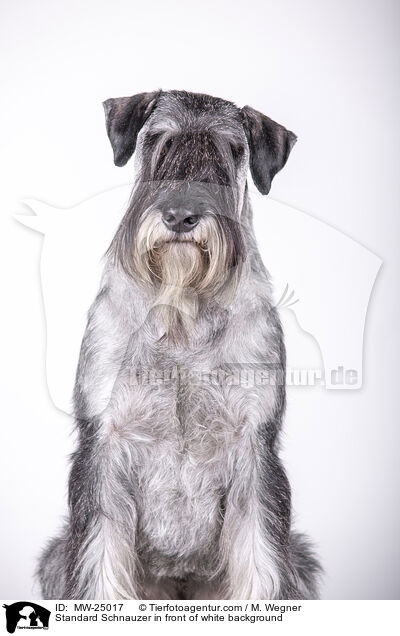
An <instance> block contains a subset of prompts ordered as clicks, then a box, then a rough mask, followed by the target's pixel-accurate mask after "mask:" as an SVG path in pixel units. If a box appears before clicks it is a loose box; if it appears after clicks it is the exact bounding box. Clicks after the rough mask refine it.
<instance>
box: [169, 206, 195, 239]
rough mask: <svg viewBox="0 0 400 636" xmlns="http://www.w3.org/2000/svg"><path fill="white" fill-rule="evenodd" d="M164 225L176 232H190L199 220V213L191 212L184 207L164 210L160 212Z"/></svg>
mask: <svg viewBox="0 0 400 636" xmlns="http://www.w3.org/2000/svg"><path fill="white" fill-rule="evenodd" d="M162 220H163V223H164V225H165V226H166V227H167V228H168V230H171V232H176V233H177V234H180V233H183V232H191V231H192V230H194V228H195V227H196V225H197V224H198V223H199V221H200V215H199V214H192V213H191V212H190V211H189V210H187V209H186V208H178V209H169V210H165V211H164V212H163V214H162Z"/></svg>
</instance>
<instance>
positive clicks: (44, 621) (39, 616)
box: [3, 601, 51, 634]
mask: <svg viewBox="0 0 400 636" xmlns="http://www.w3.org/2000/svg"><path fill="white" fill-rule="evenodd" d="M3 607H4V609H5V610H6V622H7V631H8V633H9V634H13V633H14V632H15V630H16V629H48V628H49V618H50V614H51V612H50V611H49V610H48V609H46V608H45V607H42V606H41V605H37V603H32V602H31V601H19V602H17V603H12V604H11V605H3Z"/></svg>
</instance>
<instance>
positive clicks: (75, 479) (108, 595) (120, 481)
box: [65, 423, 139, 599]
mask: <svg viewBox="0 0 400 636" xmlns="http://www.w3.org/2000/svg"><path fill="white" fill-rule="evenodd" d="M131 480H132V472H131V463H130V454H129V449H127V448H125V447H124V444H123V442H122V441H121V440H120V438H119V436H118V435H116V434H114V435H111V436H110V435H108V436H103V435H102V432H101V430H100V428H99V426H98V425H97V426H96V425H93V424H89V423H87V430H86V431H85V432H84V433H81V440H80V444H79V448H78V450H77V452H76V453H75V455H74V461H73V466H72V470H71V474H70V482H69V503H70V519H69V524H68V531H67V538H66V550H65V554H66V558H67V564H66V589H65V598H90V599H116V598H121V599H128V598H139V588H138V559H137V556H136V552H135V538H136V537H135V534H136V506H135V501H134V498H133V496H132V492H131V490H132V485H131Z"/></svg>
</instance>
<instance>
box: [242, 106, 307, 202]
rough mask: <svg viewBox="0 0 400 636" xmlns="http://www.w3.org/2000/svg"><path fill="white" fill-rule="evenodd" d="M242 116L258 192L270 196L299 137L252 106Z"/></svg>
mask: <svg viewBox="0 0 400 636" xmlns="http://www.w3.org/2000/svg"><path fill="white" fill-rule="evenodd" d="M242 115H243V126H244V130H245V133H246V137H247V141H248V144H249V149H250V170H251V176H252V177H253V181H254V183H255V185H256V186H257V188H258V190H259V191H260V192H261V193H262V194H268V192H269V191H270V188H271V181H272V179H273V178H274V176H275V175H276V173H277V172H279V170H281V168H283V166H284V165H285V163H286V161H287V159H288V157H289V154H290V151H291V149H292V148H293V146H294V144H295V143H296V140H297V137H296V135H295V134H294V133H292V132H291V131H290V130H286V128H284V127H283V126H281V125H280V124H277V123H276V122H275V121H273V120H272V119H270V118H269V117H266V116H265V115H263V114H262V113H259V112H258V111H257V110H254V108H251V107H250V106H244V107H243V108H242Z"/></svg>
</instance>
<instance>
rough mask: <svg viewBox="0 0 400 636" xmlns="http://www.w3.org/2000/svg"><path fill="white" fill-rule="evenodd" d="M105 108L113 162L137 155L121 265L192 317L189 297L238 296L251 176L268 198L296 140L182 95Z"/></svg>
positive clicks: (118, 241) (245, 115)
mask: <svg viewBox="0 0 400 636" xmlns="http://www.w3.org/2000/svg"><path fill="white" fill-rule="evenodd" d="M104 108H105V113H106V125H107V132H108V136H109V139H110V142H111V145H112V148H113V152H114V162H115V164H116V165H117V166H123V165H125V164H126V163H127V161H128V160H129V159H130V158H131V156H132V155H133V153H134V152H135V150H136V152H135V159H136V180H135V185H134V189H133V194H132V198H131V202H130V205H129V209H128V211H127V213H126V215H125V217H124V219H123V221H122V223H121V226H120V228H119V230H118V232H117V234H116V236H115V237H114V240H113V243H112V245H111V248H110V253H111V254H112V256H113V258H114V259H115V261H117V262H118V263H119V264H120V265H121V266H122V267H123V268H124V270H125V272H127V273H128V274H129V275H131V276H134V277H135V279H136V280H137V281H140V282H142V283H143V284H145V285H147V286H150V287H151V288H152V290H153V291H154V290H155V291H156V295H157V304H164V305H173V306H175V307H177V308H178V309H183V310H185V301H184V299H186V301H187V299H188V298H189V297H190V298H191V301H190V302H193V298H194V297H195V298H196V301H195V304H196V307H197V301H198V299H200V300H201V299H205V298H214V299H215V298H216V297H217V296H219V297H220V298H222V296H223V294H225V293H226V292H227V290H229V291H230V293H232V290H234V289H235V285H236V284H237V281H238V279H239V277H240V272H241V266H242V264H243V261H244V259H245V254H246V245H245V240H244V235H243V231H242V229H241V213H242V208H243V205H244V202H245V190H246V179H247V173H248V170H249V168H250V170H251V173H252V176H253V180H254V183H255V185H256V186H257V188H258V189H259V190H260V192H262V193H263V194H267V193H268V192H269V189H270V187H271V181H272V178H273V177H274V175H275V174H276V173H277V172H278V171H279V170H280V169H281V168H282V167H283V166H284V165H285V163H286V160H287V158H288V156H289V153H290V150H291V148H292V146H293V144H294V143H295V141H296V137H295V135H294V134H293V133H292V132H290V131H288V130H286V129H285V128H284V127H283V126H281V125H279V124H277V123H276V122H274V121H272V120H271V119H269V118H268V117H266V116H265V115H263V114H261V113H259V112H257V111H256V110H254V109H252V108H250V107H249V106H245V107H244V108H242V109H240V108H237V107H236V106H235V105H234V104H233V103H231V102H228V101H225V100H222V99H219V98H215V97H210V96H208V95H200V94H195V93H186V92H181V91H169V92H162V91H159V92H154V93H141V94H139V95H134V96H132V97H122V98H117V99H108V100H107V101H106V102H104ZM189 304H190V303H189ZM188 308H189V305H188V304H187V302H186V310H188ZM189 313H190V311H189Z"/></svg>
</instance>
